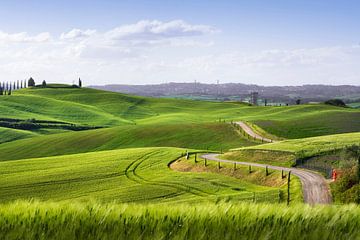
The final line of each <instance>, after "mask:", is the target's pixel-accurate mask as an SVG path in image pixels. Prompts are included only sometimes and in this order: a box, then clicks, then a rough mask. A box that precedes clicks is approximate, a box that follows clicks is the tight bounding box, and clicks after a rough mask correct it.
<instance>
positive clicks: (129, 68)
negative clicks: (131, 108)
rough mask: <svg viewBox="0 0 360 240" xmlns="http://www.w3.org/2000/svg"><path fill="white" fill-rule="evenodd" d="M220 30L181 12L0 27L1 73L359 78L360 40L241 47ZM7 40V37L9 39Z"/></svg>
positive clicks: (290, 80) (63, 78) (133, 78)
mask: <svg viewBox="0 0 360 240" xmlns="http://www.w3.org/2000/svg"><path fill="white" fill-rule="evenodd" d="M215 32H219V31H218V30H217V29H215V28H214V27H211V26H207V25H192V24H189V23H186V22H184V21H182V20H174V21H169V22H161V21H156V20H154V21H148V20H145V21H140V22H137V23H134V24H130V25H123V26H119V27H117V28H114V29H110V30H107V31H102V32H101V31H99V30H93V29H87V30H81V29H72V30H71V31H68V32H64V33H62V34H61V35H60V36H58V37H56V38H55V37H54V38H53V37H51V35H50V34H49V33H47V32H44V33H40V34H37V35H30V34H28V33H25V32H22V33H11V34H10V33H5V32H1V31H0V81H2V80H1V79H3V80H16V79H22V78H24V77H28V76H33V77H35V78H36V79H38V78H40V79H41V80H42V79H47V80H48V81H49V82H54V81H60V82H69V81H70V82H71V81H72V79H73V78H74V79H75V78H76V77H77V76H79V75H80V76H81V77H83V78H84V79H87V81H86V82H87V84H102V83H129V84H135V83H137V84H141V83H151V82H153V83H155V82H157V83H158V82H165V81H181V82H183V81H193V80H194V79H197V80H199V81H202V82H214V81H215V79H220V80H221V81H224V82H225V81H227V82H230V81H233V82H245V83H257V84H265V85H273V84H280V85H281V84H283V85H284V84H304V83H324V84H325V83H326V84H342V83H344V84H356V83H357V84H358V82H359V76H360V68H359V67H358V66H357V65H358V62H360V47H359V46H334V47H322V48H303V49H272V50H271V49H270V50H264V51H252V52H250V51H248V52H247V53H243V52H239V51H237V49H236V48H235V47H232V46H231V43H229V46H224V43H223V44H222V45H221V46H219V45H220V44H219V43H217V42H216V41H215V40H214V39H212V33H215ZM4 43H5V44H4Z"/></svg>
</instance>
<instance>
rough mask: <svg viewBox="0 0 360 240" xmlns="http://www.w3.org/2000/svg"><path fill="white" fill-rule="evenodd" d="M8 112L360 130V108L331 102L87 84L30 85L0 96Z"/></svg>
mask: <svg viewBox="0 0 360 240" xmlns="http://www.w3.org/2000/svg"><path fill="white" fill-rule="evenodd" d="M0 111H1V112H2V113H3V117H8V118H20V119H28V118H35V119H40V120H56V121H63V122H69V123H74V124H88V125H97V126H119V125H124V124H125V125H126V124H135V123H136V124H152V125H156V124H169V123H176V124H177V123H181V122H183V123H189V122H192V123H204V122H214V121H217V120H219V119H225V120H227V121H231V120H247V121H250V122H255V123H256V124H258V125H260V127H262V128H263V129H265V130H266V131H268V132H269V133H271V134H274V135H278V136H280V137H284V138H302V137H311V136H318V135H327V134H336V133H345V132H356V131H360V121H358V119H360V110H359V109H351V108H337V107H333V106H327V105H300V106H283V107H270V106H269V107H254V106H248V105H246V104H239V103H235V102H223V103H221V102H206V101H191V100H179V99H156V98H146V97H137V96H131V95H125V94H120V93H114V92H106V91H100V90H95V89H87V88H28V89H22V90H18V91H15V92H14V94H13V95H12V96H2V97H1V98H0Z"/></svg>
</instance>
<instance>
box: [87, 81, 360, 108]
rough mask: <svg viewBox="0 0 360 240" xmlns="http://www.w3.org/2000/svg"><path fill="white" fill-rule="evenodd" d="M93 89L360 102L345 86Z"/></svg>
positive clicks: (359, 92)
mask: <svg viewBox="0 0 360 240" xmlns="http://www.w3.org/2000/svg"><path fill="white" fill-rule="evenodd" d="M90 87H91V88H96V89H101V90H107V91H114V92H122V93H130V94H136V95H140V96H152V97H178V98H193V99H196V98H201V97H202V98H208V99H209V100H214V99H218V100H247V99H248V97H249V94H250V92H252V91H256V92H259V98H260V99H267V100H270V101H274V102H287V103H290V104H291V103H294V102H295V100H296V99H299V98H300V99H301V100H302V102H323V101H326V100H328V99H332V98H339V99H342V100H344V101H345V102H347V103H350V102H355V101H358V100H359V99H360V86H351V85H341V86H331V85H303V86H259V85H247V84H242V83H224V84H219V85H217V84H204V83H195V82H194V83H173V82H171V83H165V84H152V85H121V84H113V85H105V86H99V85H97V86H90Z"/></svg>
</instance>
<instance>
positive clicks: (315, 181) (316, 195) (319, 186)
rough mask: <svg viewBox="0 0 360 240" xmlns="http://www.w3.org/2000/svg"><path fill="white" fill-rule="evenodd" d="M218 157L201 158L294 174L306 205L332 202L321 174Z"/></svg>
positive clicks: (211, 155) (206, 155)
mask: <svg viewBox="0 0 360 240" xmlns="http://www.w3.org/2000/svg"><path fill="white" fill-rule="evenodd" d="M218 156H219V154H214V153H211V154H203V155H202V156H201V157H202V158H204V159H207V160H208V161H216V162H224V163H236V164H240V165H246V166H254V167H262V168H265V167H266V166H267V167H268V168H269V169H274V170H279V171H281V170H284V171H287V172H289V171H291V173H292V174H294V175H296V176H298V177H299V178H300V181H301V184H302V189H303V196H304V202H305V203H308V204H311V205H314V204H329V203H331V201H332V200H331V195H330V191H329V187H328V184H327V182H326V180H325V178H324V177H323V176H321V175H320V174H317V173H314V172H309V171H305V170H302V169H298V168H287V167H278V166H271V165H266V164H259V163H250V162H238V161H230V160H224V159H220V158H218Z"/></svg>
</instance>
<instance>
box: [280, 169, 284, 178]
mask: <svg viewBox="0 0 360 240" xmlns="http://www.w3.org/2000/svg"><path fill="white" fill-rule="evenodd" d="M283 178H284V169H281V179H283Z"/></svg>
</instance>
